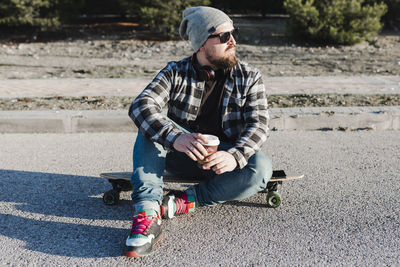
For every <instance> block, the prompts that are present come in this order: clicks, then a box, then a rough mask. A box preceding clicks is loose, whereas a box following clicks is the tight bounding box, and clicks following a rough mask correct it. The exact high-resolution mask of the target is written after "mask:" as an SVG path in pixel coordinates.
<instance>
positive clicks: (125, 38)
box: [0, 16, 400, 79]
mask: <svg viewBox="0 0 400 267" xmlns="http://www.w3.org/2000/svg"><path fill="white" fill-rule="evenodd" d="M233 20H234V24H235V26H237V27H239V30H240V35H241V37H240V38H239V40H238V48H237V51H238V57H239V58H240V59H241V60H244V61H247V62H248V63H250V64H252V65H254V66H256V67H258V68H259V69H260V70H261V72H262V73H263V75H266V76H270V77H272V76H321V75H329V76H336V75H350V76H351V75H377V74H379V75H400V34H399V33H398V32H397V33H396V32H384V33H382V34H381V35H380V36H379V37H377V38H376V40H375V41H374V42H372V43H367V42H364V43H361V44H358V45H355V46H336V47H334V46H317V45H311V44H305V43H302V44H301V43H298V42H297V43H296V42H293V41H291V40H289V39H288V38H287V37H285V24H286V21H287V18H285V17H279V16H275V17H268V18H265V19H262V18H253V19H250V18H241V17H234V18H233ZM143 39H153V40H143ZM159 39H160V38H159V36H155V35H151V34H149V33H146V32H145V31H142V30H139V29H138V27H137V25H136V24H133V23H103V24H91V25H79V26H69V27H66V28H64V29H63V30H62V31H61V32H57V33H45V34H43V33H41V34H37V35H26V34H23V33H12V34H1V33H0V79H36V78H38V79H39V78H131V77H143V76H146V77H149V76H154V75H155V74H156V73H157V72H158V71H159V70H160V69H161V68H162V67H164V66H165V64H166V63H167V62H168V61H171V60H180V59H181V58H183V57H186V56H190V55H191V54H192V53H193V51H192V49H191V47H190V44H189V42H185V41H160V40H159Z"/></svg>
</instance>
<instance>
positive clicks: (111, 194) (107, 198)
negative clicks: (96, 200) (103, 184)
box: [103, 189, 119, 206]
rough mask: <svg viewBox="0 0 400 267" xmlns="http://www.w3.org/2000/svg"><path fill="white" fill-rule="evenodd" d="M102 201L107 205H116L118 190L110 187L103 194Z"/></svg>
mask: <svg viewBox="0 0 400 267" xmlns="http://www.w3.org/2000/svg"><path fill="white" fill-rule="evenodd" d="M103 202H104V204H106V205H108V206H113V205H117V204H118V202H119V192H118V191H116V190H114V189H112V190H110V191H107V192H105V193H104V195H103Z"/></svg>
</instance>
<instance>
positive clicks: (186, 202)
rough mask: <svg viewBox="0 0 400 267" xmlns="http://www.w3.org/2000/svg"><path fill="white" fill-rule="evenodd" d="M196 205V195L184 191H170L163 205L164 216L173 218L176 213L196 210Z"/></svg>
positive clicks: (162, 212)
mask: <svg viewBox="0 0 400 267" xmlns="http://www.w3.org/2000/svg"><path fill="white" fill-rule="evenodd" d="M195 207H196V202H195V197H194V196H193V195H188V194H186V193H185V192H182V191H176V192H170V193H168V194H167V195H166V196H165V197H164V199H163V202H162V205H161V214H162V217H163V218H168V219H171V218H173V217H175V215H180V214H186V213H189V212H192V211H194V209H195Z"/></svg>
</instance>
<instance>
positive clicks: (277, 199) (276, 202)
mask: <svg viewBox="0 0 400 267" xmlns="http://www.w3.org/2000/svg"><path fill="white" fill-rule="evenodd" d="M281 203H282V201H281V195H280V194H279V193H278V192H274V191H271V192H268V194H267V206H268V207H270V208H277V207H279V206H280V205H281Z"/></svg>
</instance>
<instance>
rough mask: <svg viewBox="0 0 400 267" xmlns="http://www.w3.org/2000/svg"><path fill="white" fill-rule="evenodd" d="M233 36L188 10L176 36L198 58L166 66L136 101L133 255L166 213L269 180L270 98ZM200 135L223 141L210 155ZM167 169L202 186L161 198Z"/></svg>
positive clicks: (222, 17) (142, 251)
mask: <svg viewBox="0 0 400 267" xmlns="http://www.w3.org/2000/svg"><path fill="white" fill-rule="evenodd" d="M235 32H236V30H235V29H234V27H233V23H232V21H231V19H230V18H229V17H228V16H227V15H226V14H225V13H223V12H222V11H220V10H218V9H215V8H211V7H192V8H188V9H186V10H185V11H184V12H183V20H182V22H181V25H180V28H179V33H180V35H181V37H182V38H183V39H184V40H190V41H191V44H192V47H193V50H194V52H195V53H194V54H193V55H192V56H190V57H188V58H184V59H182V60H181V61H178V62H169V63H168V64H167V66H166V67H165V68H164V69H162V70H161V71H160V72H159V73H158V74H157V75H156V77H155V78H154V80H153V81H152V82H151V83H150V84H149V85H148V86H147V87H146V88H145V89H144V91H143V92H142V93H141V94H140V95H139V96H138V97H137V98H136V99H135V100H134V101H133V102H132V105H131V107H130V109H129V116H130V117H131V118H132V120H133V121H134V123H135V124H136V126H137V127H138V128H139V132H138V136H137V139H136V142H135V146H134V153H133V174H132V185H133V193H132V200H133V204H134V216H133V223H132V230H131V233H130V235H129V236H128V238H127V240H126V253H125V255H126V256H128V257H141V256H144V255H148V254H150V252H151V251H152V249H153V247H154V245H155V244H156V243H157V241H158V240H159V238H160V236H161V217H162V215H163V217H167V218H172V217H174V216H175V215H178V214H184V213H188V212H191V211H193V210H194V209H195V207H199V206H211V205H215V204H219V203H223V202H225V201H229V200H240V199H244V198H248V197H250V196H252V195H254V194H255V193H257V192H258V191H260V190H262V189H264V188H265V187H266V184H267V182H268V181H269V179H270V177H271V175H272V166H271V162H270V160H269V158H268V157H267V156H266V155H265V154H264V153H263V152H261V151H260V149H261V146H262V144H263V143H264V142H265V140H266V139H267V128H268V120H269V116H268V110H267V99H266V92H265V89H264V85H263V83H262V79H261V75H260V73H259V72H258V70H256V69H255V68H252V67H250V66H249V65H247V64H246V63H243V62H239V61H238V60H237V59H236V55H235V53H236V40H235V37H234V35H235ZM164 107H167V115H165V114H163V113H162V109H163V108H164ZM203 134H213V135H216V136H218V137H219V139H220V140H221V143H220V145H219V147H218V151H217V152H216V153H214V154H212V155H208V154H207V151H206V149H205V148H204V146H203V145H202V144H201V143H202V142H203V144H204V143H207V140H206V139H205V137H204V136H203ZM197 160H205V161H206V163H204V164H202V165H200V164H198V162H197ZM165 168H166V169H168V171H170V172H172V173H174V174H175V175H177V176H182V177H197V178H202V179H204V182H202V183H200V184H197V185H195V186H192V187H190V188H188V189H187V190H186V191H184V192H175V193H170V194H168V195H166V196H165V197H164V199H163V179H162V178H163V174H164V170H165Z"/></svg>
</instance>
